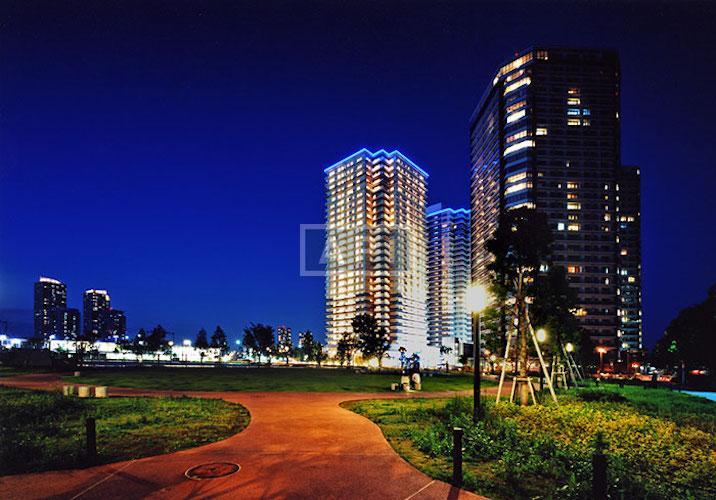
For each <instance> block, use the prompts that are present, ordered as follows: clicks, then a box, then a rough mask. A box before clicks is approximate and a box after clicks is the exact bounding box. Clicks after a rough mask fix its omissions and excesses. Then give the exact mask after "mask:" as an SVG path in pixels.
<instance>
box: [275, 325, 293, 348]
mask: <svg viewBox="0 0 716 500" xmlns="http://www.w3.org/2000/svg"><path fill="white" fill-rule="evenodd" d="M289 343H293V339H292V337H291V329H290V328H289V327H287V326H283V325H282V326H277V327H276V344H278V345H287V344H289Z"/></svg>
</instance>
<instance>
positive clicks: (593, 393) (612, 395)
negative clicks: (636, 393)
mask: <svg viewBox="0 0 716 500" xmlns="http://www.w3.org/2000/svg"><path fill="white" fill-rule="evenodd" d="M577 396H578V397H579V399H581V400H582V401H587V402H593V401H602V402H606V403H622V402H624V401H626V398H625V397H624V396H622V395H621V394H619V393H618V392H614V391H602V390H599V389H584V390H581V391H579V392H578V393H577Z"/></svg>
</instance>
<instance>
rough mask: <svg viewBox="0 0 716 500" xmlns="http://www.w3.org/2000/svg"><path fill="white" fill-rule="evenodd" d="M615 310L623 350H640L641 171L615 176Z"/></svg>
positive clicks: (623, 170)
mask: <svg viewBox="0 0 716 500" xmlns="http://www.w3.org/2000/svg"><path fill="white" fill-rule="evenodd" d="M616 201H617V207H618V210H619V211H618V212H617V224H618V226H617V250H618V251H619V255H618V257H617V259H618V267H617V270H618V278H617V279H618V288H617V294H618V301H619V302H618V304H619V307H618V311H619V322H620V330H621V345H620V348H621V349H622V351H625V350H628V351H633V350H641V349H643V347H644V346H643V344H642V322H641V314H642V309H641V170H640V169H639V167H631V166H630V167H622V168H620V169H619V171H618V177H617V194H616Z"/></svg>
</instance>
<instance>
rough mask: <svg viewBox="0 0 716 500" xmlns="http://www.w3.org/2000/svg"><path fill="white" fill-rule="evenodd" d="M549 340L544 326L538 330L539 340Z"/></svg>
mask: <svg viewBox="0 0 716 500" xmlns="http://www.w3.org/2000/svg"><path fill="white" fill-rule="evenodd" d="M545 340H547V331H546V330H545V329H544V328H540V329H539V330H537V342H544V341H545Z"/></svg>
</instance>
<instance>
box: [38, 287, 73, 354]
mask: <svg viewBox="0 0 716 500" xmlns="http://www.w3.org/2000/svg"><path fill="white" fill-rule="evenodd" d="M34 305H35V308H34V309H35V310H34V315H35V337H36V338H37V339H43V340H47V339H49V338H50V336H51V335H58V334H62V325H61V323H60V322H59V317H60V315H61V314H62V312H63V311H64V310H65V309H67V286H66V285H65V284H64V283H62V282H61V281H59V280H56V279H53V278H46V277H44V276H41V277H40V279H39V280H38V281H37V282H35V303H34Z"/></svg>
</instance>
